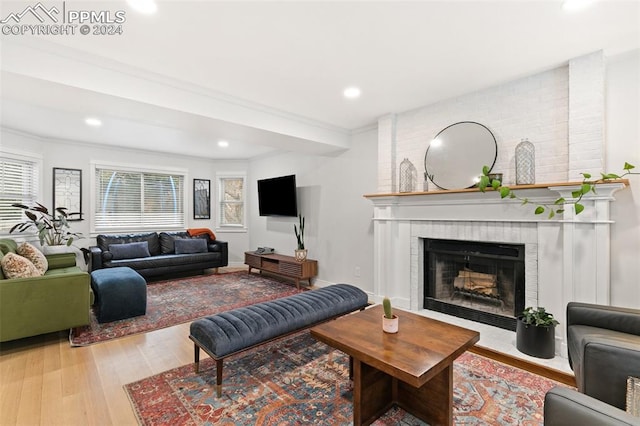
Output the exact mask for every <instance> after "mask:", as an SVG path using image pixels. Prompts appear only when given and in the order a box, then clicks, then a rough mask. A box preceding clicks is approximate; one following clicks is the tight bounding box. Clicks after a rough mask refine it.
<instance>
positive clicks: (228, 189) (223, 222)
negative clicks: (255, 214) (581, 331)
mask: <svg viewBox="0 0 640 426" xmlns="http://www.w3.org/2000/svg"><path fill="white" fill-rule="evenodd" d="M218 183H219V185H218V188H219V190H218V198H219V200H220V208H219V212H220V215H219V226H220V227H243V228H244V226H245V208H244V204H245V203H244V194H245V177H244V176H241V175H237V174H234V175H218Z"/></svg>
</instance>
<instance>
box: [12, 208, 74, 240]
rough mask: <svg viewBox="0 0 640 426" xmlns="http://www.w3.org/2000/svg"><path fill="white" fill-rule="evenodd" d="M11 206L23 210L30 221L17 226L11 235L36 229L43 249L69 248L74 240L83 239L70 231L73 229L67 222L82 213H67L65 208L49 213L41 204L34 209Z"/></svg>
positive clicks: (13, 228)
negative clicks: (69, 218)
mask: <svg viewBox="0 0 640 426" xmlns="http://www.w3.org/2000/svg"><path fill="white" fill-rule="evenodd" d="M11 206H12V207H17V208H20V209H23V210H24V214H25V216H27V218H28V220H26V221H24V222H21V223H17V224H15V225H14V226H13V227H12V228H11V230H10V231H9V233H13V232H14V231H17V232H24V231H26V230H28V229H35V230H36V231H37V233H38V239H39V240H40V245H41V246H42V248H43V249H45V247H55V246H63V247H68V246H70V245H71V243H73V240H74V239H76V238H81V234H79V233H77V232H71V231H70V229H71V227H70V226H69V223H68V222H67V218H68V217H69V216H72V215H79V214H80V213H67V209H66V208H65V207H58V208H56V209H55V211H54V212H49V209H48V208H46V207H45V206H43V205H42V204H40V203H36V205H35V206H33V207H29V206H25V205H24V204H12V205H11Z"/></svg>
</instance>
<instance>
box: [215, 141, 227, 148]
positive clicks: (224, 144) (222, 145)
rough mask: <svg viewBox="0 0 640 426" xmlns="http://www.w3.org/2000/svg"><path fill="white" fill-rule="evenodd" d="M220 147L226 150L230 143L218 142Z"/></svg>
mask: <svg viewBox="0 0 640 426" xmlns="http://www.w3.org/2000/svg"><path fill="white" fill-rule="evenodd" d="M218 146H219V147H220V148H226V147H228V146H229V142H227V141H218Z"/></svg>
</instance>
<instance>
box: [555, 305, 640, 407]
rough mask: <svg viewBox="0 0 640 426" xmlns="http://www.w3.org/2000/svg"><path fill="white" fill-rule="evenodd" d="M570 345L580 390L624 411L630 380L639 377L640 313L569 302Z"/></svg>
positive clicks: (639, 311)
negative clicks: (628, 381)
mask: <svg viewBox="0 0 640 426" xmlns="http://www.w3.org/2000/svg"><path fill="white" fill-rule="evenodd" d="M567 344H568V349H569V365H571V368H572V369H573V372H574V374H575V376H576V384H577V386H578V391H580V392H582V393H584V394H586V395H589V396H592V397H594V398H596V399H599V400H600V401H603V402H606V403H607V404H609V405H613V406H614V407H618V408H620V409H622V410H624V409H625V405H626V389H627V377H628V376H634V377H640V310H636V309H628V308H618V307H614V306H604V305H593V304H588V303H577V302H570V303H569V304H568V305H567Z"/></svg>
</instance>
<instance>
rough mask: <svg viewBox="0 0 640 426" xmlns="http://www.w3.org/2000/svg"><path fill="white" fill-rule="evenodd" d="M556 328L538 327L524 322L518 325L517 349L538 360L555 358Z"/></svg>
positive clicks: (520, 320)
mask: <svg viewBox="0 0 640 426" xmlns="http://www.w3.org/2000/svg"><path fill="white" fill-rule="evenodd" d="M555 334H556V326H555V325H550V326H548V327H536V326H534V325H528V324H525V323H523V322H522V319H521V318H518V321H517V324H516V348H518V350H519V351H520V352H522V353H525V354H527V355H531V356H534V357H536V358H553V357H554V356H555V355H556V340H555Z"/></svg>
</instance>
